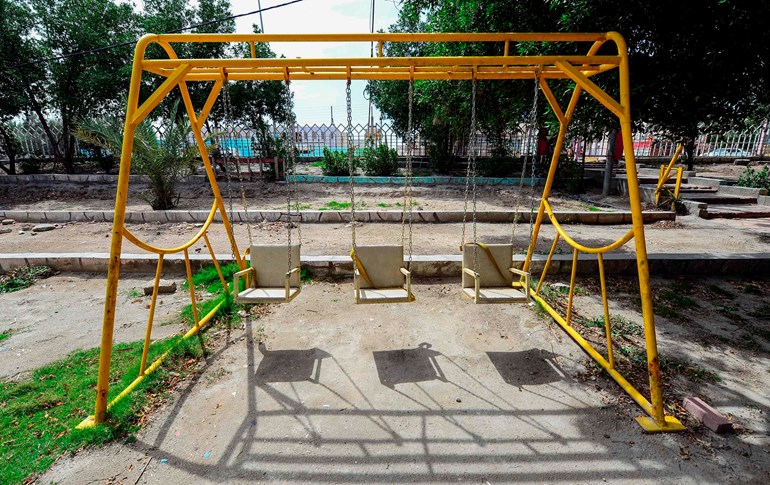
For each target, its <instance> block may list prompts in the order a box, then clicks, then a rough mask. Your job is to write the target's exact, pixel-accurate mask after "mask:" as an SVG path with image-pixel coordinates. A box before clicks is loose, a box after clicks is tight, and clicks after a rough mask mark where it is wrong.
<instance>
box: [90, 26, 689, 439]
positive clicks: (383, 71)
mask: <svg viewBox="0 0 770 485" xmlns="http://www.w3.org/2000/svg"><path fill="white" fill-rule="evenodd" d="M190 42H209V43H247V44H249V45H250V47H251V58H227V59H180V58H178V57H177V54H176V52H175V50H174V48H173V46H174V45H175V44H178V43H190ZM257 42H306V43H319V42H336V43H345V42H361V43H368V42H375V43H377V52H378V56H377V57H374V58H368V57H367V58H323V59H307V58H296V59H288V58H271V59H259V58H256V50H255V43H257ZM390 42H463V43H472V42H488V43H495V44H496V45H498V46H499V50H500V55H495V56H451V57H387V56H385V55H384V54H383V45H384V44H385V43H390ZM517 42H527V43H548V44H549V47H550V48H553V49H557V48H558V47H559V46H560V45H567V44H568V45H570V46H572V47H574V45H573V44H575V43H585V44H588V45H590V47H588V49H587V53H586V54H585V55H576V54H570V55H548V56H514V55H510V48H511V45H512V44H513V43H517ZM607 43H610V44H614V45H615V47H616V48H617V53H615V54H602V55H599V54H598V51H599V49H600V48H601V47H602V46H604V45H605V44H607ZM150 44H157V45H158V46H160V47H161V48H162V49H163V50H164V51H165V53H166V55H167V56H168V58H167V59H146V58H145V53H146V49H147V47H148V46H149V45H150ZM615 69H617V70H618V74H619V75H618V80H619V88H620V99H619V100H615V99H613V98H612V97H611V96H610V95H608V94H607V93H606V92H605V91H603V90H602V89H601V88H600V87H599V86H598V85H597V84H595V83H594V82H593V81H592V80H591V77H593V76H596V75H599V74H601V73H604V72H607V71H611V70H615ZM145 72H146V73H151V74H155V75H159V76H162V77H164V78H165V81H164V82H163V83H162V84H161V85H160V86H159V87H158V88H157V90H156V91H155V92H154V93H152V94H151V95H150V96H148V97H147V99H145V100H144V101H143V102H141V103H140V102H139V93H140V87H141V81H142V78H143V76H144V73H145ZM315 79H319V80H320V79H325V80H340V81H349V80H353V79H364V80H403V81H409V82H410V84H411V83H413V82H414V81H420V80H467V81H475V80H513V79H530V80H531V79H537V82H538V85H539V87H540V90H541V91H542V92H543V94H544V95H545V98H546V99H547V100H548V103H549V105H550V107H551V109H552V110H553V112H554V114H555V115H556V117H557V119H558V120H559V134H558V137H557V139H556V142H555V146H554V154H553V158H552V160H551V164H550V168H549V170H548V175H547V178H546V181H545V184H544V187H543V192H542V197H541V201H540V204H539V208H538V211H537V217H536V219H535V221H534V224H533V226H532V231H531V238H530V244H529V247H528V250H527V254H526V258H525V261H524V265H523V268H522V274H523V273H529V272H530V270H531V268H532V256H533V252H534V248H535V244H536V242H537V240H538V235H539V230H540V227H541V224H542V222H543V218H544V217H545V215H546V214H547V215H548V217H549V219H550V220H551V223H552V224H553V226H554V228H555V229H556V231H557V235H556V236H555V240H554V243H553V245H552V247H551V251H550V254H549V257H548V260H547V261H546V263H545V267H544V269H543V272H542V276H541V277H540V280H539V282H538V284H537V286H536V288H535V289H534V290H533V289H531V288H527V287H526V286H522V287H521V291H522V292H528V293H529V295H530V296H531V297H532V298H534V299H535V300H536V301H538V302H539V303H540V304H541V305H542V306H543V308H544V309H545V310H546V311H547V312H548V313H549V314H550V315H551V316H552V317H553V318H554V320H555V321H556V322H558V323H559V324H560V325H561V326H562V327H563V328H564V330H565V331H566V332H567V333H568V334H569V335H570V336H571V337H572V338H573V340H575V342H576V343H578V345H580V347H581V348H582V349H583V350H584V351H585V352H586V353H588V355H590V356H591V357H592V358H593V359H594V360H595V361H596V362H597V363H598V364H599V365H600V366H602V368H604V369H605V370H606V371H607V373H608V374H609V375H610V376H611V377H612V378H613V379H614V380H615V381H617V382H618V384H619V385H620V386H621V387H622V388H623V390H624V391H625V392H626V393H628V395H629V396H630V397H631V398H632V399H634V401H635V402H636V403H637V404H638V405H639V406H640V407H641V408H642V409H643V410H644V412H645V413H646V415H645V416H642V417H640V418H638V421H639V423H640V424H641V425H642V426H643V427H644V429H645V430H647V431H650V432H654V431H678V430H681V429H683V426H682V425H681V424H680V423H679V422H678V421H677V420H676V419H675V418H673V417H670V416H666V415H665V413H664V409H663V398H662V390H661V374H660V366H659V362H658V353H657V343H656V335H655V321H654V315H653V309H652V299H651V294H650V281H649V269H648V261H647V250H646V244H645V239H644V226H643V221H642V210H641V204H640V195H639V186H638V179H637V174H636V165H635V159H634V155H633V151H632V150H631V149H629V150H628V151H627V153H626V160H625V162H626V169H627V173H628V190H629V199H630V206H631V212H632V219H633V227H632V228H631V230H629V232H628V233H627V234H626V235H625V236H624V237H622V238H621V239H619V240H618V241H615V242H614V243H612V244H609V245H607V246H604V247H598V248H596V247H586V246H583V245H581V244H579V243H578V242H576V241H574V240H573V239H572V238H570V236H569V235H568V234H567V233H566V231H565V230H564V228H562V227H561V226H560V225H559V223H558V220H557V218H556V216H555V214H554V212H553V210H552V208H551V205H550V203H549V201H548V198H549V195H550V193H551V188H552V186H553V182H554V176H555V173H556V167H557V163H558V160H559V155H560V153H561V151H562V148H563V145H564V139H565V135H566V131H567V127H568V125H569V122H570V119H571V118H572V115H573V113H574V111H575V109H576V107H577V102H578V99H579V98H580V95H581V93H582V92H583V91H585V92H587V93H588V94H589V95H591V96H593V97H594V98H595V99H597V100H598V101H599V102H600V103H601V104H602V105H603V106H605V107H606V108H607V109H609V110H610V112H612V113H613V114H614V115H615V116H617V117H618V119H619V120H620V127H621V131H622V136H623V142H624V145H625V146H626V147H633V143H632V135H631V111H630V95H629V70H628V54H627V47H626V43H625V40H624V39H623V37H622V36H621V35H620V34H618V33H615V32H609V33H579V34H572V33H547V34H539V33H495V34H408V33H397V34H381V33H378V34H330V35H321V34H297V35H294V34H292V35H269V34H248V35H244V34H168V35H147V36H144V37H143V38H142V39H140V41H139V42H138V43H137V46H136V50H135V56H134V61H133V73H132V77H131V85H130V90H129V97H128V106H127V110H126V122H125V131H124V138H123V147H122V152H121V163H120V175H119V177H118V188H117V194H116V202H115V214H114V220H113V221H114V222H113V229H112V241H111V246H110V266H109V272H108V277H107V288H106V300H105V307H104V321H103V328H102V343H101V354H100V361H99V376H98V381H97V396H96V404H95V412H94V415H93V416H90V417H89V418H87V419H86V420H85V421H84V422H83V423H81V425H80V426H81V427H88V426H94V425H96V424H98V423H101V422H102V421H104V419H105V417H106V414H107V411H108V409H109V407H110V406H112V405H114V403H116V402H117V401H118V400H120V399H121V398H122V397H124V396H125V395H126V394H127V393H128V392H130V391H131V390H132V389H133V388H134V387H135V386H136V385H137V384H138V383H139V382H141V380H142V379H144V377H145V376H146V375H148V374H149V373H150V372H152V370H154V369H155V368H157V367H158V366H159V365H160V363H161V362H162V360H163V358H164V357H165V355H166V354H164V355H162V356H161V357H159V358H158V359H157V360H156V361H155V362H153V363H152V364H151V365H150V366H146V359H147V350H148V349H149V343H150V338H151V333H152V319H153V313H154V306H155V300H156V297H157V281H158V280H159V278H160V276H161V273H162V265H163V257H164V255H166V254H171V253H183V254H184V258H185V263H186V268H187V278H188V283H189V290H190V297H191V301H192V304H193V320H194V325H193V328H192V329H191V330H190V331H189V332H188V333H187V334H186V335H185V337H186V338H189V337H190V336H192V335H195V334H196V333H197V332H198V331H200V329H201V328H202V327H203V326H204V325H205V324H206V323H207V322H208V321H209V320H210V319H211V318H212V317H213V316H214V315H215V314H216V312H217V311H218V310H219V307H220V306H221V305H222V304H221V303H220V304H219V305H217V306H215V307H214V308H213V309H212V310H211V311H209V313H207V314H206V315H205V316H203V317H202V318H200V317H199V315H198V311H197V306H196V297H195V287H194V285H193V283H192V272H191V269H190V257H189V254H188V249H189V247H190V246H191V245H192V244H194V243H195V242H196V241H198V240H200V239H201V238H203V239H204V241H205V242H206V244H207V246H208V249H209V252H210V254H211V258H212V262H213V264H214V266H215V268H216V269H217V271H218V272H219V275H220V280H221V281H222V284H223V286H225V288H226V291H229V290H227V284H226V283H225V281H224V277H223V276H222V272H221V270H220V268H219V264H218V262H217V261H216V258H215V256H214V254H215V253H214V251H213V249H212V247H211V244H210V243H209V240H208V237H207V231H208V230H209V228H210V226H211V223H212V221H213V220H214V217H215V215H216V214H219V216H220V217H221V219H222V223H223V224H222V225H223V228H224V230H225V232H226V233H227V236H228V239H229V242H230V245H231V249H232V252H233V256H234V258H235V260H236V263H237V264H238V265H239V267H240V268H241V269H245V267H246V265H245V256H241V255H240V253H239V251H238V246H237V242H236V241H235V238H234V236H233V232H232V228H231V225H230V219H229V217H228V214H227V211H226V209H225V206H224V202H223V200H222V196H221V193H220V191H219V187H218V184H217V181H216V179H215V176H214V171H213V169H212V166H211V161H210V159H209V156H208V154H207V151H206V145H205V142H204V139H203V137H202V136H201V126H202V125H203V123H204V121H205V119H206V117H207V116H208V114H209V112H210V111H211V108H212V106H213V104H214V102H215V101H216V99H217V97H218V96H219V94H220V92H221V91H222V88H223V86H224V85H225V83H226V82H229V81H242V80H275V81H285V82H288V81H289V80H315ZM552 79H569V80H571V81H572V82H574V83H575V85H574V89H573V91H572V94H571V97H570V101H569V104H568V105H567V107H566V109H562V108H561V107H560V106H559V103H558V101H557V99H556V97H555V96H554V94H553V93H552V92H551V89H550V86H549V84H548V81H549V80H552ZM201 81H208V82H212V81H213V87H212V89H211V92H210V94H209V96H208V99H207V100H206V102H205V103H204V105H203V107H202V108H201V109H200V111H196V108H195V107H194V106H193V102H192V100H191V98H190V95H189V92H188V88H187V84H188V83H191V82H201ZM174 88H178V89H179V91H180V93H181V96H182V99H183V100H184V104H185V107H186V110H187V114H188V116H189V118H190V121H191V125H192V130H193V134H194V137H195V140H196V143H197V145H198V148H199V150H200V153H201V158H202V160H203V165H204V167H205V169H206V174H207V177H208V180H209V182H210V184H211V190H212V194H213V198H214V202H213V204H212V208H211V211H210V213H209V216H208V218H207V219H206V222H205V223H204V225H203V227H202V228H201V229H200V230H199V231H198V232H197V233H196V234H195V235H194V236H193V237H192V239H191V240H190V241H188V242H187V243H185V244H184V245H182V246H179V247H175V248H159V247H155V246H152V245H150V244H148V243H145V242H143V241H141V240H139V239H138V238H137V237H136V236H134V235H133V234H132V233H131V232H130V231H129V230H128V229H127V228H126V227H125V212H126V197H127V194H128V185H129V173H130V166H131V152H132V147H133V137H134V131H135V130H136V128H137V126H138V125H139V123H141V122H142V120H143V119H145V118H146V117H147V116H148V115H149V114H150V112H151V111H152V110H153V109H154V108H155V107H156V106H157V105H158V104H159V103H160V102H161V101H162V100H163V98H164V97H165V96H166V95H168V94H169V93H170V92H171V91H172V90H173V89H174ZM353 210H354V209H353ZM124 238H125V239H128V240H129V241H131V242H133V243H134V244H136V245H137V246H138V247H140V248H142V249H144V250H146V251H149V252H151V253H154V254H157V255H158V266H157V271H156V285H155V291H153V295H152V304H151V308H150V316H149V318H148V325H147V335H146V341H145V352H144V355H143V357H142V366H141V369H140V375H139V376H138V377H137V379H136V380H135V381H134V382H133V383H132V384H131V385H129V387H128V388H127V389H125V390H123V391H122V392H121V393H120V394H118V395H117V396H116V397H115V398H113V399H112V400H111V401H110V400H108V391H109V381H110V379H109V377H110V376H109V370H110V360H111V356H112V342H113V330H114V324H115V304H116V299H117V286H118V279H119V277H120V255H121V250H122V244H123V240H124ZM559 239H563V240H564V241H566V242H567V243H569V245H570V246H572V248H573V263H574V264H573V270H572V277H571V281H570V289H569V303H568V305H567V310H566V315H565V316H562V315H561V314H560V313H559V312H557V311H556V310H555V309H554V308H552V307H551V306H550V305H549V303H548V302H547V301H546V300H545V299H544V298H543V297H542V296H541V295H540V294H539V292H540V289H541V288H542V285H543V283H544V279H545V278H546V276H547V273H548V268H549V265H550V262H551V258H552V256H553V254H554V251H555V249H556V243H557V242H558V240H559ZM631 239H634V244H635V249H636V260H637V269H638V277H639V287H640V299H641V307H642V316H643V319H644V336H645V343H646V349H647V363H648V370H649V379H650V399H649V400H648V399H647V398H646V397H645V396H643V395H642V394H641V393H640V392H639V391H637V390H636V389H635V388H634V387H633V386H632V385H631V384H630V383H629V382H628V381H627V380H626V379H625V377H624V376H623V375H622V374H621V373H620V372H619V371H618V370H617V369H616V367H615V364H614V359H613V354H612V338H611V328H610V327H611V323H610V318H609V310H608V304H607V292H606V279H605V276H604V266H603V262H602V255H603V254H604V253H606V252H608V251H611V250H613V249H616V248H618V247H620V246H622V245H624V244H625V243H627V242H628V241H630V240H631ZM288 247H289V248H291V244H289V246H288ZM579 253H590V254H596V256H597V261H598V264H599V276H600V280H601V290H602V301H603V307H604V317H605V326H606V337H607V350H606V352H607V357H606V358H605V357H604V355H602V353H600V352H599V351H598V350H596V349H595V348H594V347H593V346H592V345H591V344H590V343H589V342H588V341H586V340H585V339H584V338H583V337H582V336H581V335H580V334H579V333H578V332H577V330H575V329H574V328H572V326H571V325H570V320H571V315H572V312H573V298H572V296H573V294H574V288H575V274H576V263H577V261H578V255H579ZM506 258H507V254H506ZM289 266H292V265H291V264H289ZM257 274H259V269H257ZM520 276H521V275H520Z"/></svg>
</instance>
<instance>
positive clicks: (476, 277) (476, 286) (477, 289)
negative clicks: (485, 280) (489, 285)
mask: <svg viewBox="0 0 770 485" xmlns="http://www.w3.org/2000/svg"><path fill="white" fill-rule="evenodd" d="M463 273H465V274H468V275H471V276H473V291H474V293H475V294H476V299H475V300H474V301H476V302H478V301H479V300H480V299H481V275H480V274H478V273H477V272H475V271H473V270H472V269H470V268H463Z"/></svg>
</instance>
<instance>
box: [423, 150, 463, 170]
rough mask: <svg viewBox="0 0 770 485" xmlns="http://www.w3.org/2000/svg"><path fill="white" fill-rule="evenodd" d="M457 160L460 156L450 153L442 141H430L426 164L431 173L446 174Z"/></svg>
mask: <svg viewBox="0 0 770 485" xmlns="http://www.w3.org/2000/svg"><path fill="white" fill-rule="evenodd" d="M459 162H460V157H458V156H457V155H455V154H454V153H452V151H451V150H450V149H449V148H448V146H447V145H446V144H444V143H431V144H430V146H429V147H428V164H429V166H430V169H431V171H433V173H436V174H439V175H448V174H450V173H452V170H454V169H455V167H456V166H457V164H458V163H459Z"/></svg>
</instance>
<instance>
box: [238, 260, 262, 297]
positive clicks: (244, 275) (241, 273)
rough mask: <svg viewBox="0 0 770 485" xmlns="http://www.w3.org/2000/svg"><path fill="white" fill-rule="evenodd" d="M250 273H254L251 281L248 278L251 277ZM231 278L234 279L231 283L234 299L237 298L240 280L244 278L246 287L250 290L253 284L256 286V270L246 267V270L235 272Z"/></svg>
mask: <svg viewBox="0 0 770 485" xmlns="http://www.w3.org/2000/svg"><path fill="white" fill-rule="evenodd" d="M251 273H254V277H253V280H252V278H250V277H249V276H250V275H251ZM233 278H234V281H233V286H234V288H233V293H234V294H235V298H238V290H239V289H240V287H241V284H240V283H241V278H244V279H245V280H246V287H247V288H250V287H252V286H254V284H256V282H257V270H256V269H254V268H253V267H248V268H246V269H242V270H240V271H238V272H236V273H235V274H234V275H233Z"/></svg>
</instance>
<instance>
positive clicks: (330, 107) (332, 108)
mask: <svg viewBox="0 0 770 485" xmlns="http://www.w3.org/2000/svg"><path fill="white" fill-rule="evenodd" d="M329 111H330V112H331V118H332V121H331V125H332V126H334V106H329Z"/></svg>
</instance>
